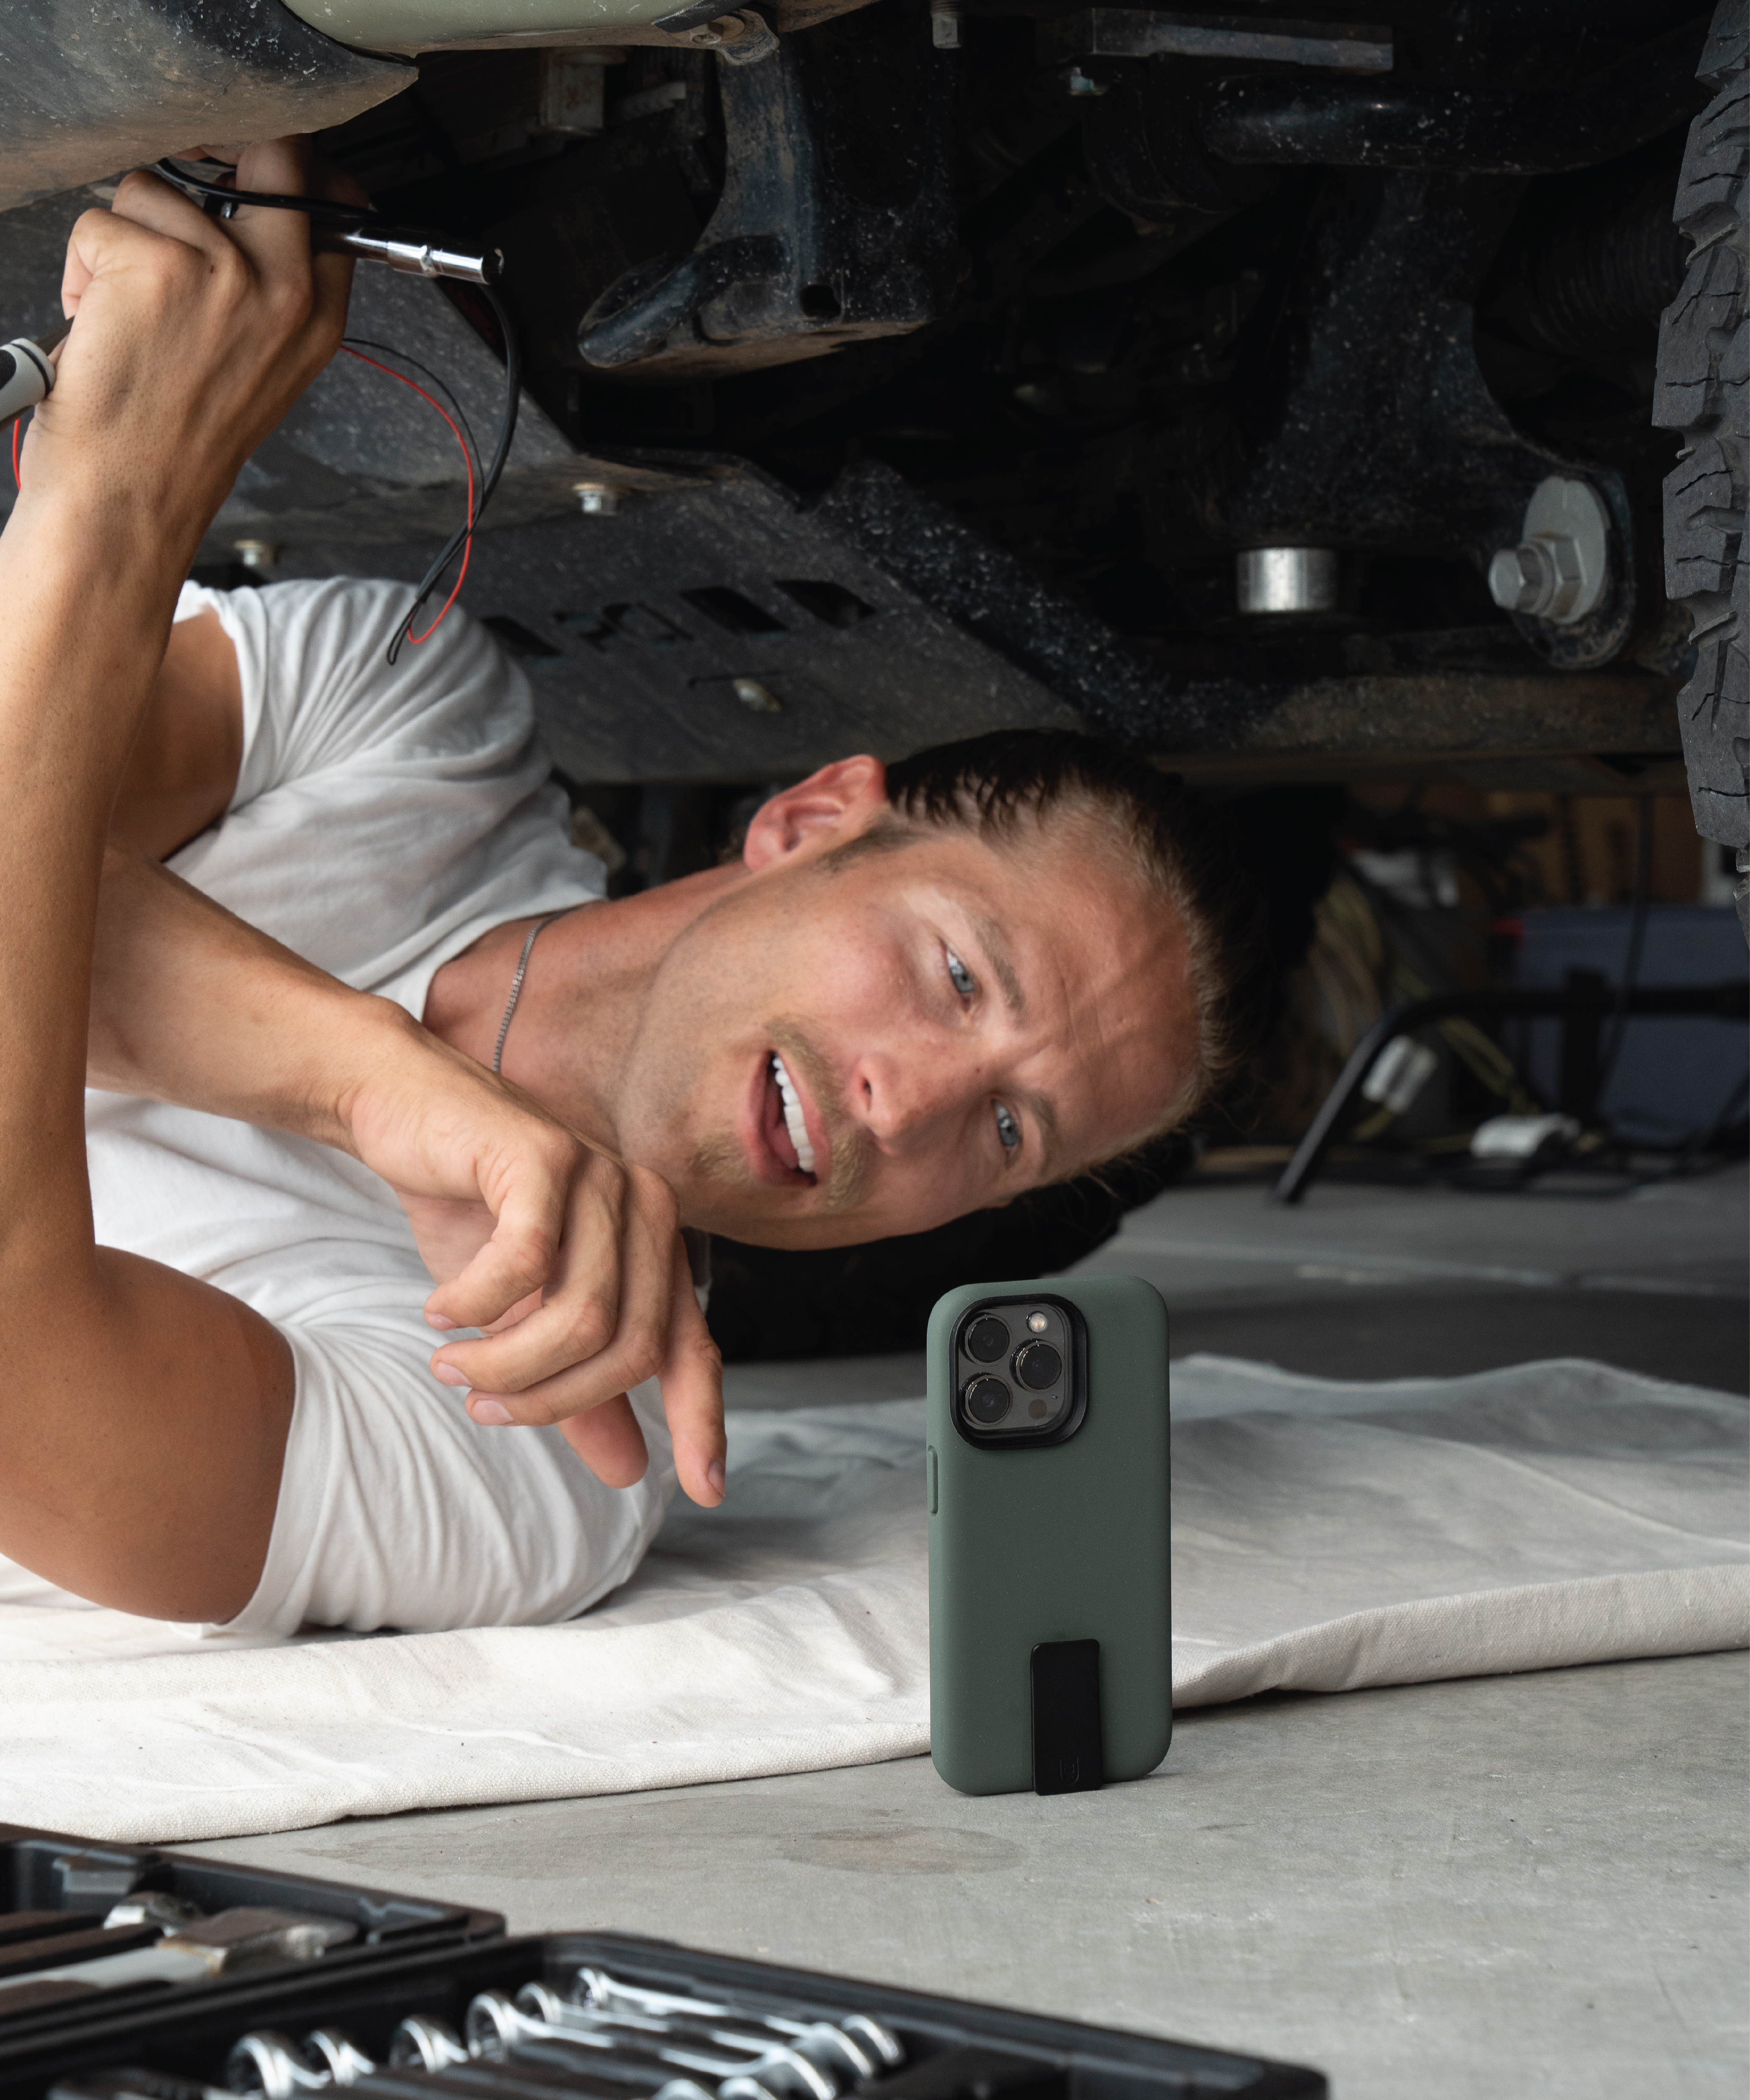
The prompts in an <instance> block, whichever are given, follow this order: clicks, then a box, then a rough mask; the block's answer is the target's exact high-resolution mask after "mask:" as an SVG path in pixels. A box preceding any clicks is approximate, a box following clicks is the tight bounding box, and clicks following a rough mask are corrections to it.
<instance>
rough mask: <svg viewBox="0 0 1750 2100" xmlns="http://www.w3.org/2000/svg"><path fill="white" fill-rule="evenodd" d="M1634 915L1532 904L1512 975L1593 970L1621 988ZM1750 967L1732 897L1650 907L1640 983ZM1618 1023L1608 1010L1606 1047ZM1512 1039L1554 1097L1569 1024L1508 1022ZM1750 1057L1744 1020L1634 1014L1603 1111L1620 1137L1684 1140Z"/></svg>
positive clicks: (1710, 1115) (1558, 979) (1550, 981)
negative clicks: (1536, 908)
mask: <svg viewBox="0 0 1750 2100" xmlns="http://www.w3.org/2000/svg"><path fill="white" fill-rule="evenodd" d="M1632 918H1633V914H1632V913H1631V912H1630V911H1629V910H1628V909H1627V908H1626V907H1616V906H1598V905H1585V906H1574V907H1562V908H1558V909H1556V910H1553V911H1527V913H1526V914H1525V915H1524V921H1523V923H1524V926H1525V940H1524V943H1523V946H1522V947H1521V948H1520V950H1519V962H1518V965H1517V967H1516V968H1515V969H1514V979H1513V981H1514V983H1515V984H1519V985H1560V984H1561V983H1562V982H1563V979H1564V978H1565V977H1567V973H1568V972H1569V971H1570V970H1596V971H1597V972H1598V973H1599V975H1600V976H1602V977H1604V978H1605V979H1606V980H1607V982H1608V983H1609V984H1610V985H1611V987H1612V989H1614V988H1615V987H1616V986H1619V985H1620V983H1621V982H1622V973H1623V964H1624V961H1625V960H1626V959H1627V956H1628V952H1629V925H1630V921H1631V920H1632ZM1747 967H1750V956H1747V955H1746V954H1745V952H1744V937H1743V929H1741V928H1740V927H1739V923H1738V914H1737V913H1736V911H1734V910H1733V908H1732V907H1731V906H1730V904H1655V905H1652V906H1651V907H1649V908H1648V911H1647V915H1646V946H1644V947H1643V949H1642V953H1641V968H1640V973H1639V976H1638V979H1637V982H1638V983H1640V984H1642V985H1706V984H1720V983H1722V982H1724V981H1725V980H1726V979H1727V978H1728V977H1742V976H1743V974H1744V973H1745V969H1746V968H1747ZM1613 1026H1614V1024H1613V1022H1612V1021H1611V1020H1609V1019H1608V1018H1607V1020H1606V1021H1605V1023H1604V1028H1603V1034H1602V1047H1601V1054H1607V1052H1608V1049H1609V1045H1610V1040H1611V1033H1612V1030H1613ZM1522 1029H1523V1034H1522V1033H1521V1030H1522ZM1522 1044H1523V1046H1524V1047H1523V1048H1522ZM1506 1047H1507V1048H1508V1050H1509V1051H1510V1052H1512V1054H1513V1055H1514V1056H1515V1057H1519V1059H1520V1060H1521V1065H1522V1069H1523V1070H1524V1071H1525V1072H1526V1074H1527V1077H1528V1078H1529V1079H1530V1080H1531V1082H1532V1085H1533V1087H1536V1090H1537V1092H1539V1093H1540V1094H1541V1095H1542V1096H1543V1097H1544V1099H1545V1100H1546V1101H1549V1102H1551V1103H1552V1104H1553V1103H1554V1101H1555V1100H1556V1098H1557V1096H1558V1093H1559V1092H1560V1087H1561V1072H1562V1024H1561V1023H1560V1022H1559V1021H1529V1022H1526V1023H1523V1024H1512V1023H1510V1024H1509V1026H1508V1030H1507V1035H1506ZM1747 1055H1750V1041H1747V1038H1746V1034H1745V1030H1744V1029H1743V1026H1742V1024H1741V1023H1739V1022H1738V1021H1715V1020H1713V1019H1712V1018H1711V1017H1703V1018H1699V1019H1695V1020H1688V1019H1684V1020H1664V1019H1659V1020H1653V1019H1649V1020H1638V1021H1633V1020H1632V1021H1629V1026H1628V1030H1627V1033H1626V1035H1624V1040H1623V1046H1622V1054H1621V1056H1620V1057H1619V1058H1618V1059H1617V1061H1616V1070H1615V1071H1614V1072H1613V1073H1612V1074H1611V1079H1610V1082H1609V1083H1608V1085H1607V1087H1605V1089H1604V1092H1603V1096H1602V1099H1601V1101H1600V1102H1599V1104H1598V1105H1599V1110H1600V1112H1601V1114H1602V1116H1603V1118H1604V1119H1605V1121H1606V1122H1607V1123H1609V1124H1610V1126H1611V1128H1612V1129H1613V1130H1615V1131H1616V1132H1617V1134H1618V1135H1619V1136H1623V1137H1626V1138H1630V1139H1636V1140H1639V1141H1640V1142H1642V1143H1643V1144H1646V1145H1676V1144H1681V1143H1682V1140H1684V1139H1685V1138H1687V1137H1690V1136H1695V1135H1696V1134H1697V1133H1698V1132H1704V1131H1706V1130H1707V1129H1708V1127H1709V1126H1710V1125H1711V1124H1712V1123H1713V1121H1714V1119H1715V1118H1716V1117H1717V1116H1718V1115H1719V1114H1720V1112H1721V1110H1722V1109H1724V1108H1725V1107H1726V1104H1727V1102H1728V1101H1730V1098H1731V1096H1732V1094H1733V1092H1735V1089H1736V1088H1737V1087H1739V1086H1741V1085H1742V1084H1743V1078H1744V1070H1745V1061H1746V1057H1747Z"/></svg>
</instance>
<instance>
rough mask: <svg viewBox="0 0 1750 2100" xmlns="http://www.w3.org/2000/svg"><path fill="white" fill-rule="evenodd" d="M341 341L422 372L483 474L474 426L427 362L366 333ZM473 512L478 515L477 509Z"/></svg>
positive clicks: (343, 344) (351, 346)
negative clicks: (452, 413)
mask: <svg viewBox="0 0 1750 2100" xmlns="http://www.w3.org/2000/svg"><path fill="white" fill-rule="evenodd" d="M342 346H343V347H344V348H346V349H347V350H380V351H381V352H382V353H383V355H384V356H385V357H395V358H399V360H401V362H402V364H411V365H412V368H413V369H414V370H415V371H416V372H422V373H424V374H425V377H427V378H428V379H429V380H430V382H431V383H432V385H433V386H435V387H436V388H437V390H438V391H439V393H440V394H441V395H443V398H444V399H445V400H446V401H447V402H448V403H449V404H450V406H451V408H453V409H454V410H455V411H456V421H457V422H458V423H459V424H460V425H461V432H462V435H463V436H464V437H465V439H467V440H468V448H469V451H470V452H472V453H473V455H474V472H475V474H476V475H482V474H484V472H485V463H484V461H483V460H482V459H481V457H480V442H479V439H478V438H476V437H475V435H474V426H473V425H472V424H471V423H470V422H469V420H468V415H467V412H466V410H465V408H463V407H462V404H461V402H460V401H458V400H457V399H456V396H455V395H453V394H452V392H451V391H450V390H449V388H448V387H447V386H445V384H444V383H443V381H442V380H441V379H440V378H439V377H438V375H437V373H435V372H434V371H433V370H432V368H431V367H430V365H429V364H421V363H420V361H419V360H418V359H417V357H413V356H410V355H408V352H407V351H404V350H397V349H396V348H395V345H394V344H393V343H392V342H372V339H371V337H369V336H368V335H349V336H346V337H342ZM478 514H479V513H478V510H476V512H475V515H476V516H477V517H478Z"/></svg>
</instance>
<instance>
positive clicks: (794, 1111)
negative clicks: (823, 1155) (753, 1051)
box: [772, 1052, 814, 1174]
mask: <svg viewBox="0 0 1750 2100" xmlns="http://www.w3.org/2000/svg"><path fill="white" fill-rule="evenodd" d="M772 1077H773V1078H774V1079H776V1080H777V1082H778V1096H779V1097H780V1099H781V1100H782V1102H783V1104H784V1128H785V1129H786V1130H787V1131H788V1132H789V1133H790V1142H791V1144H792V1145H794V1146H795V1147H796V1164H797V1166H798V1167H800V1168H801V1170H802V1171H803V1172H804V1174H812V1173H813V1171H814V1148H813V1145H810V1144H809V1137H808V1125H807V1124H806V1123H804V1121H803V1119H802V1099H801V1096H800V1095H799V1094H798V1093H797V1092H796V1088H795V1087H793V1086H791V1083H790V1074H788V1073H787V1071H786V1070H784V1061H783V1059H782V1057H778V1055H777V1054H776V1052H774V1054H773V1057H772Z"/></svg>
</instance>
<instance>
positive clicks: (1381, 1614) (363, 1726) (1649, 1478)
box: [0, 1357, 1750, 1842]
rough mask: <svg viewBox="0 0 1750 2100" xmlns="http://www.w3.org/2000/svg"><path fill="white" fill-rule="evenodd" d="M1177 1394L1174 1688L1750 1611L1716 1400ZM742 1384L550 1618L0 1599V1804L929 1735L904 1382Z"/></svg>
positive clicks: (338, 1800)
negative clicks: (840, 1396)
mask: <svg viewBox="0 0 1750 2100" xmlns="http://www.w3.org/2000/svg"><path fill="white" fill-rule="evenodd" d="M830 1375H831V1373H830V1370H826V1371H823V1373H822V1376H823V1378H830ZM1173 1408H1174V1418H1175V1431H1174V1441H1173V1452H1174V1556H1173V1564H1174V1623H1175V1639H1174V1644H1173V1646H1174V1654H1173V1675H1174V1683H1175V1696H1176V1698H1177V1701H1178V1702H1179V1704H1180V1705H1184V1706H1193V1705H1210V1704H1212V1703H1214V1702H1216V1701H1222V1700H1228V1699H1237V1698H1241V1697H1244V1696H1246V1695H1248V1694H1250V1693H1253V1692H1263V1691H1267V1690H1270V1689H1272V1688H1278V1687H1281V1688H1286V1689H1291V1690H1298V1691H1306V1692H1338V1691H1345V1690H1349V1689H1353V1688H1357V1687H1361V1686H1364V1685H1375V1684H1393V1683H1415V1682H1418V1681H1421V1680H1423V1679H1430V1678H1441V1677H1461V1676H1470V1675H1475V1674H1484V1673H1489V1672H1495V1671H1501V1670H1538V1669H1547V1668H1550V1667H1554V1666H1556V1665H1563V1664H1571V1663H1581V1662H1598V1661H1611V1660H1616V1659H1620V1658H1624V1657H1638V1656H1655V1655H1676V1654H1684V1653H1691V1652H1699V1651H1701V1650H1705V1649H1710V1648H1736V1647H1743V1646H1747V1645H1750V1544H1747V1540H1746V1509H1747V1499H1746V1495H1745V1485H1746V1474H1745V1451H1746V1438H1745V1431H1746V1416H1747V1409H1746V1405H1745V1403H1744V1402H1743V1401H1739V1400H1736V1399H1734V1398H1731V1397H1730V1396H1726V1395H1722V1394H1717V1393H1711V1392H1701V1391H1699V1390H1697V1389H1695V1388H1694V1387H1683V1386H1675V1385H1665V1384H1661V1383H1658V1382H1656V1381H1654V1380H1651V1379H1642V1378H1638V1377H1635V1376H1633V1375H1631V1374H1627V1373H1624V1372H1620V1371H1614V1370H1607V1369H1605V1368H1604V1367H1602V1366H1601V1365H1596V1364H1589V1363H1581V1362H1556V1363H1544V1364H1528V1365H1521V1366H1519V1367H1518V1368H1516V1369H1514V1370H1505V1371H1495V1372H1489V1373H1485V1374H1481V1375H1479V1376H1475V1377H1471V1378H1465V1379H1450V1380H1437V1379H1405V1380H1399V1381H1394V1382H1391V1383H1383V1384H1374V1385H1346V1384H1338V1383H1333V1382H1329V1381H1326V1380H1322V1379H1307V1378H1298V1377H1293V1376H1290V1375H1289V1374H1285V1373H1283V1372H1281V1371H1276V1370H1271V1369H1269V1368H1267V1367H1265V1366H1261V1365H1255V1364H1245V1363H1239V1362H1235V1361H1230V1360H1228V1359H1225V1358H1221V1357H1190V1358H1188V1359H1186V1360H1185V1361H1183V1362H1181V1363H1179V1364H1176V1365H1175V1366H1174V1370H1173ZM730 1420H731V1429H730V1496H729V1499H728V1502H727V1504H726V1506H725V1509H724V1510H723V1511H719V1512H716V1513H712V1514H708V1515H707V1514H704V1513H702V1512H699V1511H695V1510H693V1509H691V1508H690V1507H689V1506H687V1505H685V1504H684V1503H683V1504H680V1505H677V1507H676V1509H675V1510H674V1511H673V1512H672V1515H671V1516H670V1519H669V1520H668V1524H667V1525H666V1527H665V1529H664V1530H663V1533H662V1535H661V1537H660V1538H659V1542H658V1544H657V1547H656V1549H655V1551H653V1552H652V1553H651V1554H650V1557H649V1559H648V1560H646V1563H645V1565H644V1566H643V1568H641V1570H640V1572H639V1573H638V1574H637V1577H635V1578H634V1580H633V1582H631V1583H629V1584H628V1586H627V1587H626V1588H625V1589H624V1590H621V1591H620V1592H619V1595H617V1596H616V1597H615V1599H613V1601H612V1602H611V1604H608V1605H606V1606H605V1607H604V1608H602V1609H600V1610H598V1611H596V1612H591V1613H589V1614H588V1616H587V1617H584V1618H583V1619H580V1620H577V1621H573V1622H571V1624H569V1625H566V1626H545V1627H498V1628H491V1629H486V1630H478V1631H473V1632H466V1633H447V1634H419V1635H375V1636H370V1637H367V1638H364V1639H353V1638H347V1637H341V1638H336V1637H327V1638H323V1637H318V1638H315V1639H309V1640H303V1641H299V1642H297V1643H289V1644H282V1645H279V1646H263V1645H259V1644H249V1643H240V1642H225V1641H217V1642H214V1641H207V1642H200V1643H196V1642H194V1641H192V1640H191V1639H189V1638H188V1636H187V1634H186V1633H185V1632H183V1631H182V1630H178V1629H175V1628H172V1627H168V1626H161V1625H158V1624H156V1623H154V1622H152V1621H145V1620H139V1619H132V1618H129V1617H126V1616H125V1615H124V1614H122V1613H120V1612H109V1611H102V1610H98V1609H95V1608H78V1609H60V1610H48V1609H43V1608H29V1607H22V1606H16V1605H12V1606H6V1607H0V1818H3V1819H4V1820H9V1821H12V1822H18V1823H26V1824H39V1825H44V1826H46V1827H48V1828H50V1829H64V1830H70V1831H77V1832H79V1833H83V1834H86V1835H89V1836H91V1837H94V1838H117V1839H123V1840H129V1839H131V1840H134V1841H141V1842H175V1841H177V1840H184V1841H186V1840H191V1839H194V1838H221V1837H232V1836H240V1835H244V1834H248V1833H257V1832H261V1831H268V1830H279V1829H294V1828H298V1827H302V1826H306V1825H309V1824H318V1823H325V1822H329V1821H332V1820H334V1819H335V1818H337V1817H339V1816H343V1815H386V1814H389V1813H391V1812H393V1811H396V1810H400V1809H409V1808H436V1807H454V1806H458V1805H461V1804H463V1803H468V1802H493V1801H521V1800H531V1799H540V1798H552V1797H556V1796H563V1795H569V1794H584V1793H615V1792H620V1791H628V1790H632V1789H641V1788H646V1787H662V1786H675V1785H685V1784H689V1783H693V1782H697V1781H700V1780H722V1779H734V1778H746V1777H752V1776H756V1775H759V1774H762V1773H769V1772H784V1771H806V1770H812V1769H818V1768H820V1767H827V1766H833V1765H843V1764H861V1763H871V1762H876V1761H878V1760H879V1759H882V1758H896V1757H906V1756H911V1755H915V1754H917V1753H919V1752H920V1751H922V1750H923V1749H927V1747H928V1740H929V1714H928V1624H927V1605H926V1596H925V1551H924V1525H923V1499H922V1492H921V1489H922V1473H923V1463H922V1454H923V1402H922V1401H890V1402H887V1403H884V1404H883V1405H876V1406H864V1407H857V1408H833V1407H830V1406H823V1407H819V1408H812V1409H805V1410H797V1411H796V1412H791V1413H782V1414H778V1413H774V1414H738V1415H734V1416H732V1417H731V1418H730Z"/></svg>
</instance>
